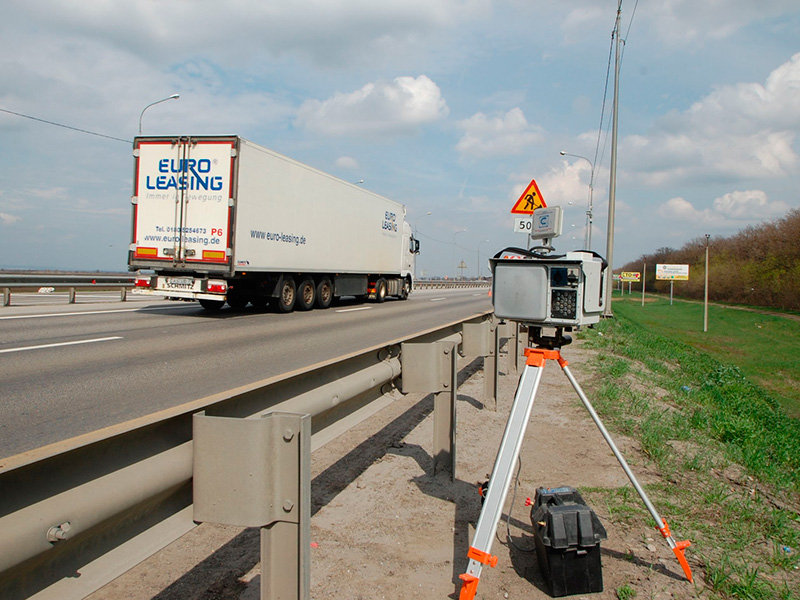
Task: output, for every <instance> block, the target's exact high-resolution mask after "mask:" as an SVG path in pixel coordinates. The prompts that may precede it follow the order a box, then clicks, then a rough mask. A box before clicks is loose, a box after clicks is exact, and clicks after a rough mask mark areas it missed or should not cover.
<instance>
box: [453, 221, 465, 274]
mask: <svg viewBox="0 0 800 600" xmlns="http://www.w3.org/2000/svg"><path fill="white" fill-rule="evenodd" d="M465 231H466V229H459V230H458V231H456V232H455V233H454V234H453V263H452V264H453V266H454V267H455V268H456V269H458V267H457V266H455V264H456V236H457V235H458V234H459V233H464V232H465ZM455 278H456V275H455V271H453V279H455Z"/></svg>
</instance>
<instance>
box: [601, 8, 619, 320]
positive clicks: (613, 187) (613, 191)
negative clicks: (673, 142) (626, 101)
mask: <svg viewBox="0 0 800 600" xmlns="http://www.w3.org/2000/svg"><path fill="white" fill-rule="evenodd" d="M621 16H622V0H619V4H618V5H617V21H616V23H615V24H614V35H615V36H616V39H617V47H616V56H615V61H614V110H613V115H614V117H613V121H612V126H611V180H610V182H609V186H608V236H607V240H606V260H607V261H608V266H609V270H610V271H611V272H613V269H614V210H615V205H616V195H617V129H618V116H619V62H620V48H621V44H622V42H621V40H620V39H619V33H620V32H619V24H620V18H621ZM612 290H613V282H612V278H610V277H609V278H606V293H605V297H606V305H605V308H604V309H603V316H604V317H613V316H614V313H613V312H612V310H611V292H612Z"/></svg>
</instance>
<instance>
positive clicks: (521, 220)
mask: <svg viewBox="0 0 800 600" xmlns="http://www.w3.org/2000/svg"><path fill="white" fill-rule="evenodd" d="M532 227H533V220H532V219H531V218H530V217H514V233H530V232H531V228H532Z"/></svg>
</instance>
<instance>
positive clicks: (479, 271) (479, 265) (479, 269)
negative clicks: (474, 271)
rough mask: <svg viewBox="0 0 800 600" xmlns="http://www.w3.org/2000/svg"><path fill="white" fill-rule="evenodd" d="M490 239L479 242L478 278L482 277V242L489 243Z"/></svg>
mask: <svg viewBox="0 0 800 600" xmlns="http://www.w3.org/2000/svg"><path fill="white" fill-rule="evenodd" d="M488 242H489V240H483V241H482V242H478V279H480V278H481V244H487V243H488Z"/></svg>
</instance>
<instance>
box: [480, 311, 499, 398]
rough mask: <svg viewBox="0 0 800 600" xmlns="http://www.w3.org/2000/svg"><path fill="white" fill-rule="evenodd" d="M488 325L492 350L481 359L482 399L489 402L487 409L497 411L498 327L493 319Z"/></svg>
mask: <svg viewBox="0 0 800 600" xmlns="http://www.w3.org/2000/svg"><path fill="white" fill-rule="evenodd" d="M490 323H491V329H490V333H491V342H492V348H491V351H490V353H489V355H488V356H485V357H484V358H483V397H484V398H486V399H487V400H488V401H489V403H488V404H487V407H488V408H490V409H491V410H497V379H498V360H497V359H498V357H499V356H500V327H498V325H497V322H496V321H495V320H494V319H492V320H491V321H490Z"/></svg>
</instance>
